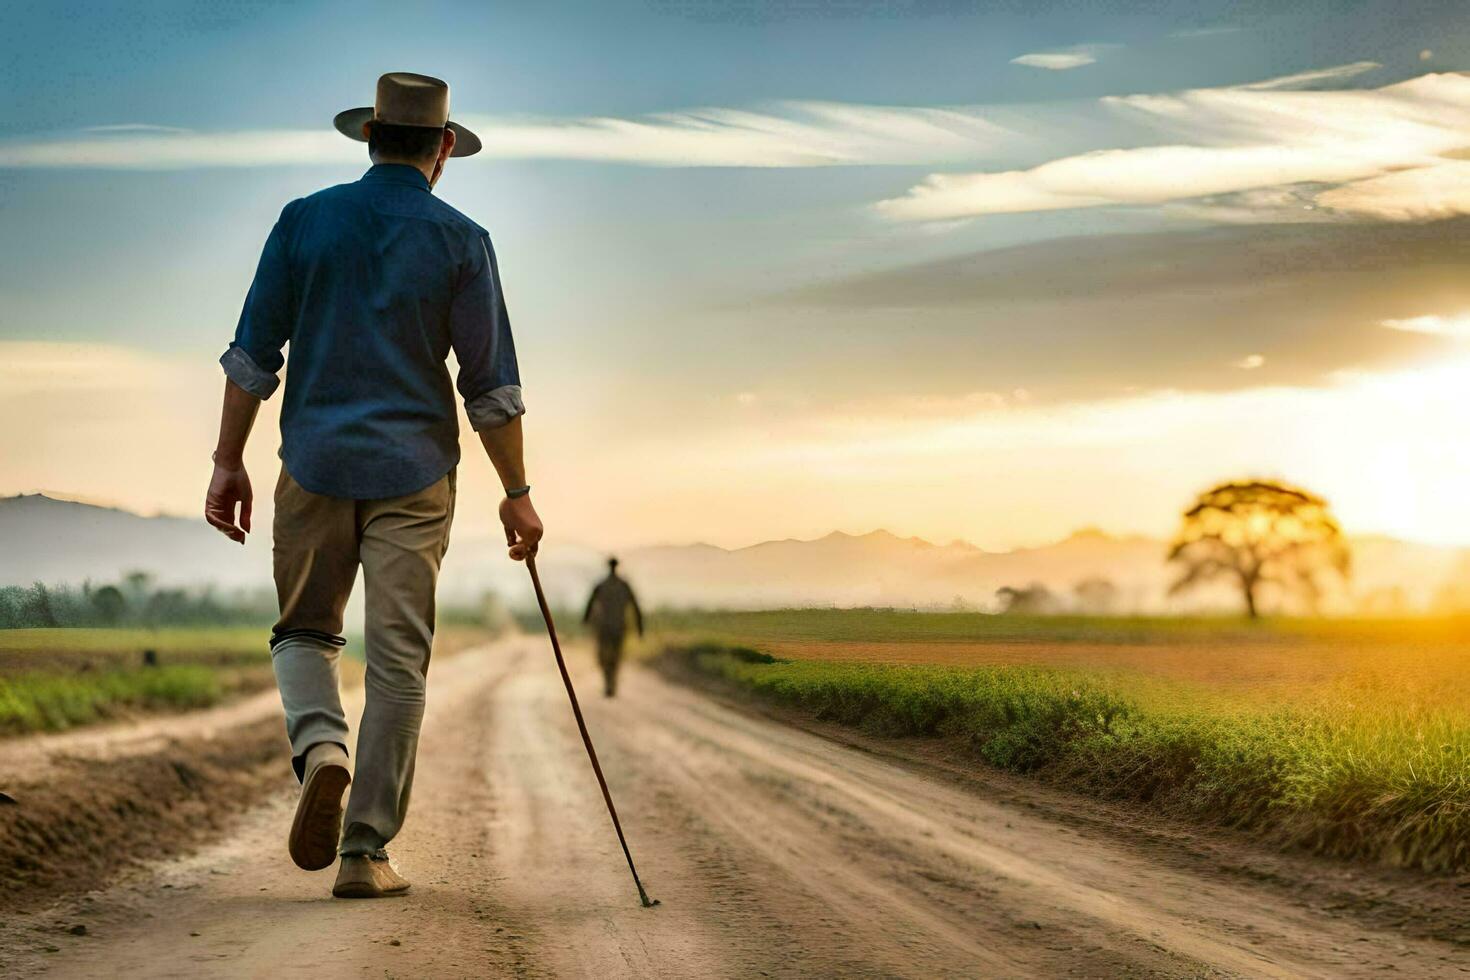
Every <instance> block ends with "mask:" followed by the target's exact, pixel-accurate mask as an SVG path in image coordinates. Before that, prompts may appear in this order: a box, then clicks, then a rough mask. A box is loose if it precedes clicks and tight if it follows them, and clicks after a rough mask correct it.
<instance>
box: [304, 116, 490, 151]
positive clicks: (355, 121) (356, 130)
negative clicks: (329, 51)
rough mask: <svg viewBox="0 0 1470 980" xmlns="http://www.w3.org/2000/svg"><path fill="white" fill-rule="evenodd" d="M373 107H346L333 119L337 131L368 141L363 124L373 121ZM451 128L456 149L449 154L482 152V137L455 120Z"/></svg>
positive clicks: (353, 138) (450, 123)
mask: <svg viewBox="0 0 1470 980" xmlns="http://www.w3.org/2000/svg"><path fill="white" fill-rule="evenodd" d="M372 120H373V107H372V106H370V105H369V106H362V107H361V108H358V109H344V110H342V111H341V112H339V113H337V115H336V116H335V117H334V118H333V119H332V125H333V126H335V127H337V132H339V133H341V134H342V135H343V136H345V137H347V138H348V139H350V140H356V141H357V142H359V143H366V142H367V137H365V136H363V135H362V124H363V123H365V122H372ZM446 125H447V126H448V128H449V129H452V130H454V150H453V152H451V153H450V154H449V155H450V156H452V157H471V156H474V155H475V154H476V153H479V152H480V148H481V144H480V137H478V136H476V135H475V134H474V133H472V132H470V131H469V130H468V129H465V128H464V127H463V126H461V125H460V124H459V123H457V122H455V121H454V120H452V119H451V120H450V121H449V122H448V123H446Z"/></svg>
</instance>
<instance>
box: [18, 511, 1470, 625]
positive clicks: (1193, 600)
mask: <svg viewBox="0 0 1470 980" xmlns="http://www.w3.org/2000/svg"><path fill="white" fill-rule="evenodd" d="M267 538H268V535H263V534H262V535H257V536H256V538H255V539H253V540H252V541H251V542H250V544H249V545H247V546H246V547H245V548H241V547H240V546H238V545H235V544H232V543H230V542H229V541H227V540H225V538H223V537H222V536H221V535H219V534H218V533H216V532H215V531H213V530H212V529H211V528H209V527H208V526H207V525H206V524H204V522H203V521H200V520H188V519H184V518H178V517H144V516H141V515H138V514H134V513H130V512H128V511H124V510H118V509H113V508H106V507H98V506H94V505H91V504H85V503H77V502H74V501H67V500H60V499H56V498H53V497H48V496H44V495H40V494H30V495H23V496H19V497H7V498H3V499H0V585H28V584H30V583H32V582H36V581H41V582H46V583H51V584H56V583H72V584H79V583H81V582H82V581H85V580H91V581H93V582H110V581H116V580H117V579H118V578H120V577H121V576H122V575H124V574H126V573H127V572H130V571H133V570H142V571H146V572H148V573H150V574H152V575H153V576H154V577H155V578H156V579H158V580H159V581H160V582H162V583H165V584H171V585H183V586H191V587H201V586H203V585H206V584H209V585H213V586H214V587H216V588H218V589H221V590H224V591H233V590H239V589H252V590H254V589H261V588H270V544H269V541H268V540H267ZM1165 550H1166V549H1165V544H1164V542H1162V541H1159V540H1156V539H1152V538H1147V537H1116V536H1113V535H1109V534H1106V533H1104V532H1102V531H1098V530H1084V531H1079V532H1077V533H1075V534H1073V535H1071V536H1070V537H1068V538H1066V539H1064V540H1062V541H1058V542H1056V543H1054V544H1049V545H1045V546H1042V547H1037V548H1023V549H1017V550H1014V551H1006V552H991V551H985V550H983V549H981V548H978V547H976V546H974V545H972V544H968V543H966V542H963V541H955V542H952V543H950V544H942V545H941V544H934V543H931V542H929V541H925V540H923V539H921V538H900V537H898V536H896V535H893V534H890V533H889V532H887V531H882V530H879V531H873V532H871V533H869V534H863V535H852V534H844V533H842V532H833V533H831V534H828V535H826V536H825V537H821V538H817V539H814V540H809V541H799V540H793V539H787V540H781V541H766V542H763V543H761V544H756V545H751V546H749V547H745V548H735V549H727V548H719V547H715V546H713V545H708V544H687V545H659V546H652V547H643V548H632V549H627V550H625V551H623V552H621V553H620V555H619V557H620V558H622V560H623V569H624V571H625V572H626V573H627V576H628V578H629V579H630V580H632V582H633V583H634V585H635V586H636V587H637V589H638V591H639V593H640V595H641V596H642V598H643V601H644V603H645V605H647V606H649V607H654V606H660V605H662V606H704V607H737V608H768V607H781V606H813V605H816V606H898V607H919V608H974V609H990V608H994V607H995V605H996V592H997V590H998V589H1001V588H1003V587H1007V586H1010V587H1014V588H1026V587H1029V586H1032V585H1033V584H1038V585H1040V586H1042V587H1043V589H1044V590H1045V592H1044V594H1045V596H1046V602H1047V603H1048V604H1049V605H1048V608H1052V609H1056V610H1068V609H1091V608H1093V607H1096V606H1098V605H1099V604H1102V605H1105V606H1106V607H1107V608H1109V609H1111V610H1113V611H1118V612H1168V611H1179V612H1182V611H1190V610H1197V609H1202V608H1233V607H1234V603H1235V602H1236V599H1235V597H1234V596H1233V595H1232V594H1231V593H1230V592H1229V591H1228V590H1225V589H1217V590H1214V591H1211V592H1205V593H1199V594H1196V595H1194V596H1191V597H1189V598H1187V599H1171V598H1169V597H1168V596H1167V590H1168V585H1169V583H1170V582H1171V581H1172V580H1173V578H1174V575H1175V571H1174V570H1173V569H1171V568H1169V567H1168V566H1167V565H1166V564H1165V562H1164V555H1165ZM1353 550H1354V555H1355V566H1356V570H1355V574H1354V579H1353V583H1352V586H1351V592H1350V593H1349V594H1345V595H1343V596H1340V597H1337V599H1336V600H1335V601H1336V605H1337V607H1338V608H1346V607H1347V606H1348V605H1351V606H1353V607H1359V608H1361V607H1364V606H1367V607H1369V608H1373V609H1376V610H1377V611H1382V612H1394V611H1417V610H1423V609H1426V608H1428V607H1430V606H1431V605H1432V604H1433V603H1434V602H1435V601H1436V600H1437V598H1442V597H1443V596H1445V595H1446V594H1449V593H1453V592H1456V591H1457V590H1459V591H1462V592H1470V587H1467V586H1470V552H1467V551H1465V550H1462V549H1454V548H1439V547H1433V546H1429V545H1419V544H1412V543H1407V542H1403V541H1397V540H1394V539H1391V538H1382V537H1365V538H1360V539H1355V540H1354V541H1353ZM603 559H604V555H603V554H602V553H601V552H599V551H597V550H595V549H592V548H587V547H582V546H577V545H572V544H564V543H557V542H553V543H552V544H550V545H548V546H547V547H546V548H545V549H544V550H543V555H542V557H541V562H540V564H541V569H542V577H543V579H544V580H545V581H546V582H547V585H548V588H549V589H550V591H551V592H552V593H553V599H554V600H555V601H559V602H561V603H563V604H567V605H576V604H577V603H579V602H580V600H581V598H582V597H583V596H585V594H586V590H587V588H588V587H589V586H590V585H591V583H592V582H593V581H594V580H595V579H596V578H597V577H598V576H600V575H601V574H602V573H603V570H604V565H603ZM1099 579H1101V580H1105V581H1106V582H1107V583H1109V585H1110V588H1104V589H1102V590H1099V589H1097V588H1096V580H1099ZM1088 580H1094V587H1093V588H1092V589H1090V590H1086V589H1084V590H1082V591H1081V592H1080V593H1079V591H1078V589H1077V586H1078V585H1079V584H1080V583H1083V582H1085V581H1088ZM441 583H442V584H441V594H442V595H443V596H444V597H445V599H446V600H448V601H460V602H463V601H469V600H472V599H474V598H476V597H478V596H479V595H481V594H482V593H484V592H485V591H489V590H493V591H495V592H498V593H499V594H500V595H502V596H503V597H505V598H506V599H507V600H508V601H510V602H512V603H523V602H526V601H527V600H528V598H529V594H528V591H527V586H526V579H525V573H524V570H523V569H521V568H520V567H519V566H516V565H513V564H512V563H510V562H509V561H507V560H506V558H505V552H504V545H503V544H499V543H497V542H496V540H495V539H494V538H492V537H490V536H481V537H474V536H470V535H464V536H458V537H456V539H455V541H454V544H453V546H452V547H451V548H450V552H449V556H448V558H447V559H446V560H445V566H444V571H443V575H442V577H441ZM1034 595H1035V594H1033V596H1034Z"/></svg>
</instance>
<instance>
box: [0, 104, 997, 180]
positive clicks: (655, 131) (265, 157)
mask: <svg viewBox="0 0 1470 980" xmlns="http://www.w3.org/2000/svg"><path fill="white" fill-rule="evenodd" d="M464 122H465V123H466V124H467V125H469V126H470V127H471V128H473V129H475V130H476V132H478V133H479V134H480V135H481V137H482V139H483V140H484V143H485V150H484V154H483V156H485V157H488V158H500V159H560V160H588V161H604V162H612V163H624V164H635V165H641V166H657V167H821V166H842V165H854V164H940V163H953V162H958V161H964V160H975V159H984V158H987V157H990V156H993V155H994V154H995V153H996V152H997V151H998V150H999V149H1001V148H1005V147H1010V146H1014V145H1016V144H1017V143H1019V142H1021V139H1022V138H1021V137H1020V136H1019V135H1018V134H1017V133H1015V132H1014V131H1012V130H1010V129H1008V128H1006V127H1005V126H1002V125H1000V124H998V123H996V122H993V121H991V120H990V119H989V118H987V116H986V115H985V113H984V112H983V111H981V110H975V109H962V108H932V107H907V106H869V105H853V104H844V103H833V102H786V103H780V104H778V105H776V106H773V107H771V108H770V109H768V110H767V111H759V112H758V111H751V110H741V109H728V108H711V109H697V110H689V111H685V112H672V113H663V114H658V115H650V116H641V117H634V118H618V117H577V118H567V119H505V118H496V117H489V116H474V115H471V116H467V117H464ZM362 153H363V149H362V147H361V145H360V144H356V143H353V142H351V141H350V140H347V139H344V138H343V137H341V136H339V135H338V134H337V133H335V132H332V131H331V130H330V129H327V128H326V127H325V126H324V127H323V129H321V130H247V131H237V132H223V133H220V132H194V131H188V130H175V129H168V128H165V127H142V126H139V125H138V124H128V125H124V126H119V127H94V128H93V129H92V130H90V131H84V132H83V133H81V134H67V135H57V136H43V137H36V138H31V139H18V140H10V141H5V142H0V167H11V168H19V167H74V168H106V169H135V170H169V169H185V168H196V167H261V166H282V165H292V164H302V163H308V164H310V163H323V164H335V163H341V162H355V161H357V160H360V159H361V158H362Z"/></svg>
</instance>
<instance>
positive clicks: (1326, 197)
mask: <svg viewBox="0 0 1470 980" xmlns="http://www.w3.org/2000/svg"><path fill="white" fill-rule="evenodd" d="M1317 203H1318V204H1319V205H1321V206H1322V207H1326V208H1332V209H1335V210H1338V211H1346V212H1351V213H1354V214H1358V215H1363V216H1365V217H1370V218H1377V219H1380V220H1383V221H1421V220H1425V219H1431V218H1449V217H1453V216H1455V215H1461V214H1470V163H1467V162H1465V161H1462V160H1449V161H1444V162H1436V163H1434V164H1432V165H1431V166H1427V167H1417V168H1414V169H1412V170H1397V171H1394V172H1392V173H1386V174H1384V175H1382V176H1381V177H1372V178H1369V179H1366V180H1359V181H1354V182H1352V183H1350V184H1345V185H1343V186H1341V187H1336V188H1333V189H1331V190H1328V191H1324V192H1323V193H1321V194H1318V195H1317Z"/></svg>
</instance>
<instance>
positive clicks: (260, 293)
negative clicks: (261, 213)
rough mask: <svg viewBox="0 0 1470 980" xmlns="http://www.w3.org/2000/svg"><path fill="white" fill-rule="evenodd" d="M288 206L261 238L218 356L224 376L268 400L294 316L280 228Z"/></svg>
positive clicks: (289, 274) (287, 266)
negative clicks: (231, 331)
mask: <svg viewBox="0 0 1470 980" xmlns="http://www.w3.org/2000/svg"><path fill="white" fill-rule="evenodd" d="M289 210H290V205H287V210H286V211H283V212H282V213H281V218H280V220H279V221H277V222H276V226H275V227H274V228H272V229H271V233H270V237H268V238H267V239H266V241H265V248H263V249H262V250H261V253H260V264H259V265H257V266H256V269H255V280H254V281H253V282H252V283H251V284H250V292H249V293H248V294H246V296H245V306H244V308H243V309H242V310H241V311H240V322H239V325H237V326H236V327H235V339H234V341H232V342H231V344H230V346H229V349H228V350H226V351H225V352H224V354H223V355H222V356H221V357H220V359H219V363H220V366H221V367H222V368H224V370H225V376H226V377H228V378H229V379H230V380H231V381H233V382H234V383H235V384H236V385H238V386H240V387H241V388H243V389H245V390H246V391H248V392H250V394H252V395H254V396H256V397H257V398H269V397H270V396H271V395H272V394H273V393H274V392H275V390H276V388H277V387H278V386H279V385H280V383H281V379H280V378H279V377H278V374H279V372H280V370H281V365H282V364H284V363H285V358H283V357H282V356H281V348H283V347H285V346H286V341H288V340H289V339H290V338H291V329H292V326H293V325H294V323H295V320H296V299H295V294H294V293H293V291H292V283H291V268H290V264H289V259H288V255H287V249H286V231H285V227H284V226H285V224H286V221H287V214H288V212H289Z"/></svg>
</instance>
